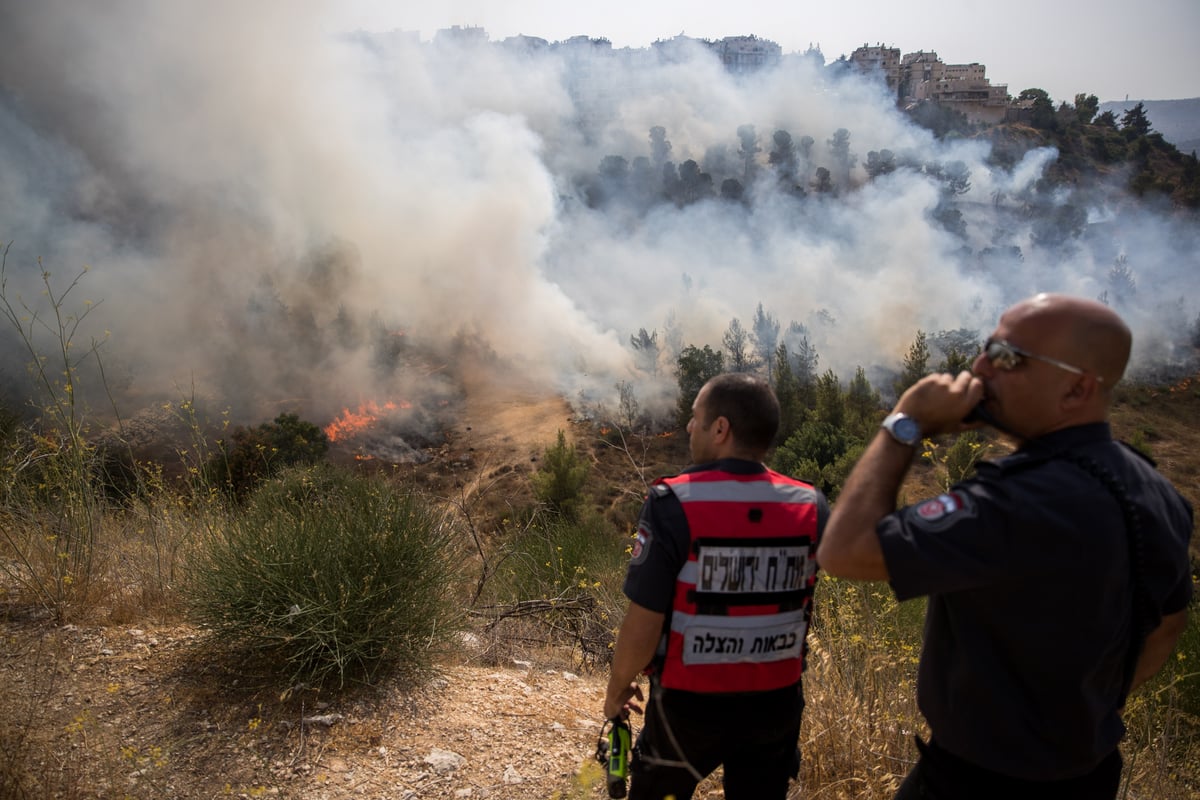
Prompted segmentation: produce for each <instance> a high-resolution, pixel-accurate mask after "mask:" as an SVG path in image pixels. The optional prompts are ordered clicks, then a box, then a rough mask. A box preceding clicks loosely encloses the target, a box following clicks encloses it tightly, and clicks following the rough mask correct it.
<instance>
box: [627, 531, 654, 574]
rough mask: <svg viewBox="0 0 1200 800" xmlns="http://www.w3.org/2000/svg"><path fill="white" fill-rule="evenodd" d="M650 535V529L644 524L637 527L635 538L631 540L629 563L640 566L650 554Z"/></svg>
mask: <svg viewBox="0 0 1200 800" xmlns="http://www.w3.org/2000/svg"><path fill="white" fill-rule="evenodd" d="M651 538H653V537H652V535H651V533H650V527H649V526H648V525H646V523H644V522H643V523H641V524H640V525H638V530H637V537H636V538H634V540H633V549H632V550H631V551H630V557H631V563H633V564H641V563H642V562H643V561H645V560H646V557H647V555H649V553H650V540H651Z"/></svg>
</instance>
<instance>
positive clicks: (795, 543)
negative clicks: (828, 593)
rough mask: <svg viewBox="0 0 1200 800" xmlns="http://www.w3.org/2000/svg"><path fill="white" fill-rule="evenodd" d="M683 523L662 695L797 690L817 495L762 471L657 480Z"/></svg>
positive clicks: (813, 569) (808, 605)
mask: <svg viewBox="0 0 1200 800" xmlns="http://www.w3.org/2000/svg"><path fill="white" fill-rule="evenodd" d="M660 483H664V484H666V485H667V486H669V487H670V488H671V490H672V491H673V492H674V493H675V496H676V497H677V498H678V499H679V501H680V503H681V504H682V506H683V511H684V515H685V516H686V518H687V521H688V530H689V534H690V538H691V541H690V546H689V548H688V560H687V562H686V563H685V564H684V565H683V567H682V568H681V569H680V571H679V574H678V576H677V577H676V582H675V596H674V599H673V602H672V611H671V625H670V630H669V631H668V636H667V652H666V656H665V659H664V661H663V664H662V685H663V686H665V687H667V688H675V689H686V690H688V691H696V692H746V691H767V690H770V689H778V688H782V687H784V686H788V685H791V684H793V683H796V682H797V681H799V680H800V674H801V672H802V670H803V666H804V652H805V648H804V635H805V632H806V630H807V625H808V620H809V616H810V614H811V609H812V592H813V585H814V583H815V581H816V561H815V551H816V540H817V506H816V500H817V494H816V491H815V490H814V489H813V488H812V486H810V485H808V484H805V483H801V482H800V481H796V480H793V479H791V478H788V477H787V476H785V475H780V474H779V473H777V472H773V471H770V470H767V471H764V472H761V473H755V474H751V475H743V474H736V473H729V472H719V471H715V470H713V471H705V472H694V473H686V474H683V475H679V476H677V477H674V478H665V479H662V480H661V481H660Z"/></svg>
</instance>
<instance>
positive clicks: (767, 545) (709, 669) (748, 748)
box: [604, 373, 829, 800]
mask: <svg viewBox="0 0 1200 800" xmlns="http://www.w3.org/2000/svg"><path fill="white" fill-rule="evenodd" d="M778 428H779V403H778V401H777V400H776V398H775V395H774V393H773V392H772V391H771V388H770V387H769V386H768V385H767V384H766V383H765V382H764V381H762V380H761V379H759V378H756V377H754V376H751V375H747V374H744V373H731V374H725V375H719V376H717V377H715V378H713V379H712V380H710V381H709V382H708V383H706V384H705V385H704V387H703V388H702V389H701V390H700V392H699V394H697V395H696V400H695V402H694V403H693V404H692V419H691V421H690V422H689V423H688V427H687V430H688V435H689V444H690V448H691V456H692V464H693V466H691V467H689V468H688V469H686V470H684V471H683V473H681V474H680V475H678V476H676V477H673V478H664V479H661V480H659V481H657V482H656V483H655V485H654V486H653V488H652V489H651V491H650V494H649V497H648V498H647V499H646V503H645V505H644V506H643V508H642V513H641V517H640V519H639V521H638V533H637V542H636V543H635V545H634V548H633V557H632V559H631V561H630V565H629V572H628V575H627V577H626V579H625V594H626V595H627V596H628V597H629V601H630V602H629V610H628V611H627V613H626V615H625V619H624V620H623V622H622V624H621V629H620V631H619V633H618V634H617V643H616V649H615V650H614V652H613V663H612V673H611V675H610V677H609V682H608V691H607V695H606V697H605V701H604V714H605V717H606V718H609V719H611V718H613V717H617V716H627V715H628V713H629V711H630V710H633V711H637V712H642V711H643V708H642V706H641V705H639V704H638V701H640V700H643V699H644V695H643V693H642V690H641V688H640V687H639V686H638V684H637V682H636V678H637V676H638V674H639V673H641V672H646V673H647V674H649V675H650V695H649V698H650V699H649V702H648V703H647V708H646V709H645V715H646V719H645V727H644V728H643V730H642V732H641V734H640V736H639V737H638V742H637V746H636V747H635V748H634V754H633V761H632V766H631V774H632V781H631V785H630V794H629V796H630V798H632V800H651V799H653V800H659V798H665V797H668V796H674V797H675V798H677V800H686V798H689V797H691V796H692V793H693V791H694V790H695V788H696V785H697V784H698V783H699V782H700V781H701V780H703V779H704V777H705V776H707V775H708V774H709V773H711V772H712V771H713V770H715V769H716V768H717V767H718V766H721V765H723V766H724V787H725V797H726V800H772V799H774V800H783V798H784V797H785V796H786V794H787V789H788V780H789V778H794V777H795V776H796V775H797V773H798V770H799V751H798V750H797V742H798V739H799V733H800V717H801V713H802V712H803V710H804V696H803V693H802V691H801V684H800V675H801V673H802V671H803V669H804V656H805V650H806V648H805V634H806V632H807V628H808V622H809V619H810V618H811V616H812V597H813V586H814V584H815V582H816V561H815V555H816V546H817V541H818V537H819V535H820V531H821V529H822V528H823V527H824V524H825V520H826V518H827V517H828V516H829V510H828V505H827V504H826V501H825V498H824V496H823V495H822V494H821V492H820V491H819V490H818V489H816V488H815V487H813V486H812V485H811V484H808V483H804V482H802V481H798V480H793V479H792V478H789V477H787V476H785V475H781V474H779V473H777V472H774V471H772V470H770V469H768V468H767V467H766V466H765V465H764V464H763V460H764V458H765V457H766V454H767V451H768V450H769V449H770V447H771V445H772V443H773V442H774V439H775V434H776V432H777V430H778Z"/></svg>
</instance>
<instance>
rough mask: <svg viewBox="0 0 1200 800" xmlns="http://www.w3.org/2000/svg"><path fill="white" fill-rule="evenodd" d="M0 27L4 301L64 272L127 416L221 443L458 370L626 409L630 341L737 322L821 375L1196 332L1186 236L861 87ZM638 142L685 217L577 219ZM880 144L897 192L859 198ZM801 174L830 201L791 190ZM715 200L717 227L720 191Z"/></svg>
mask: <svg viewBox="0 0 1200 800" xmlns="http://www.w3.org/2000/svg"><path fill="white" fill-rule="evenodd" d="M3 5H4V8H3V13H4V19H5V20H6V32H7V33H8V36H7V37H6V40H7V41H6V45H5V47H3V48H0V175H3V182H2V184H0V237H2V238H3V239H4V240H5V241H6V242H12V247H11V250H10V252H9V254H8V257H7V267H6V274H7V277H8V281H9V283H8V286H7V289H6V291H8V292H9V294H10V295H13V294H14V293H16V292H20V294H21V296H22V297H27V298H36V297H37V294H38V283H37V272H38V259H39V258H40V259H41V264H42V266H43V267H44V268H45V269H47V270H49V271H50V272H51V273H52V274H54V275H61V276H64V277H66V276H69V275H73V274H74V273H75V272H77V271H78V270H79V269H80V268H81V267H83V266H84V265H88V266H89V267H90V272H89V274H88V275H87V276H86V277H85V278H84V279H83V281H82V282H81V286H80V289H79V291H80V292H81V293H82V294H81V295H80V298H82V297H84V296H86V297H87V298H88V299H92V300H97V301H102V302H101V304H100V305H99V306H97V307H96V309H95V311H94V312H93V313H92V315H91V316H90V317H89V319H88V322H89V323H90V324H91V325H94V326H95V329H96V331H100V330H108V331H111V336H110V339H109V342H108V344H107V345H106V347H107V350H106V353H107V354H108V357H109V358H110V359H112V360H113V362H114V363H115V364H116V365H117V366H118V367H119V369H118V370H117V373H118V374H119V375H120V376H123V380H124V383H123V384H122V387H121V388H122V390H123V392H124V394H125V395H126V396H127V397H129V398H135V397H136V398H139V399H140V400H141V401H145V400H146V399H148V398H159V397H163V396H166V397H169V396H170V395H171V394H172V392H177V391H178V387H180V386H198V387H199V388H200V389H201V390H203V391H205V392H211V393H213V394H215V395H217V396H220V397H221V398H222V399H224V400H225V401H227V402H230V403H232V404H234V405H235V415H238V416H242V417H247V418H254V417H255V416H256V415H257V417H258V418H262V416H265V415H267V414H271V413H274V410H275V409H278V408H281V407H282V406H284V405H287V404H291V405H292V406H299V410H301V411H303V412H304V413H307V414H309V415H312V416H314V417H316V418H319V417H321V416H322V415H325V416H328V415H331V414H334V413H336V411H337V410H338V409H339V408H340V407H341V406H342V405H345V404H353V403H356V402H358V401H359V400H362V399H369V398H371V397H374V396H378V395H379V394H381V393H389V392H393V391H397V390H414V391H420V389H421V386H420V385H417V383H416V382H418V381H419V382H422V383H423V382H426V381H428V380H430V378H429V376H430V375H434V376H436V375H437V374H438V368H437V364H436V363H435V362H436V361H437V359H439V358H444V359H450V358H453V352H454V350H453V346H454V343H458V344H459V345H461V344H462V343H463V342H474V343H476V344H478V345H480V346H483V347H485V348H488V349H489V350H490V352H493V353H495V355H496V357H497V359H499V360H501V361H503V362H506V363H507V364H509V366H510V368H511V369H513V370H517V371H520V372H522V373H525V374H527V375H529V376H531V377H533V378H536V379H537V380H540V381H542V382H544V383H545V385H546V386H547V387H548V388H553V389H555V390H558V391H562V392H564V393H566V394H567V395H568V396H569V397H572V398H575V397H578V396H580V393H582V396H584V397H588V398H596V399H605V398H608V397H611V396H613V395H614V388H613V387H614V384H616V383H617V382H618V381H630V382H632V383H633V384H634V385H635V386H636V387H639V389H638V391H639V392H641V393H642V394H643V396H644V397H647V398H649V397H652V396H656V395H658V394H661V390H662V388H663V385H664V384H668V385H669V383H670V378H669V375H668V377H667V378H665V379H664V378H663V377H662V375H663V374H665V373H668V372H669V363H666V360H665V359H664V363H663V364H662V365H660V377H659V379H658V383H657V386H656V385H655V381H654V379H653V378H652V377H651V375H649V374H648V373H647V371H646V370H645V369H644V367H645V365H644V364H641V365H639V362H638V361H637V359H636V358H635V355H636V354H635V353H634V352H633V350H632V348H631V347H630V346H629V339H630V336H631V335H632V334H635V333H637V332H638V331H639V329H642V328H645V329H646V330H647V331H652V332H655V333H656V334H657V335H658V336H659V339H660V341H662V342H666V340H667V338H668V331H667V328H666V324H667V320H668V319H671V320H673V322H674V325H675V326H676V328H675V330H674V331H673V334H672V335H678V336H680V337H681V340H682V342H683V343H685V344H688V343H690V344H696V345H698V346H702V345H704V344H710V345H712V346H713V347H714V348H715V349H719V348H720V345H721V337H722V334H723V332H724V331H725V330H726V328H727V327H728V325H729V323H730V321H731V320H732V319H733V318H738V319H739V320H740V321H741V322H742V324H743V326H745V327H747V328H750V324H751V319H752V317H753V315H754V313H755V310H756V308H757V306H758V304H760V303H761V304H762V305H763V307H764V309H765V311H766V312H767V313H769V314H771V315H773V316H774V317H775V318H777V319H778V320H779V321H780V322H781V324H782V326H783V327H784V328H785V329H786V328H787V326H788V324H789V323H790V322H792V321H795V322H798V323H800V324H803V325H804V326H806V329H807V331H808V334H809V336H810V340H811V341H812V343H813V344H815V345H816V347H817V349H818V352H819V354H820V358H821V362H820V367H821V369H825V368H828V367H832V368H834V369H835V370H836V371H838V372H839V373H841V374H843V375H848V374H850V373H852V372H853V370H854V369H855V367H856V366H858V365H863V366H865V367H868V369H869V370H875V369H878V368H879V367H881V366H882V367H884V368H887V367H894V366H896V365H898V364H899V362H900V359H901V358H902V357H903V354H904V352H905V351H906V349H907V347H908V345H909V344H910V343H911V341H912V340H913V338H914V336H915V334H916V332H917V330H918V329H923V330H925V331H927V332H934V331H941V330H951V329H956V328H971V329H978V330H980V331H981V332H985V333H986V331H988V330H990V328H991V327H992V325H993V324H994V322H995V319H996V316H997V314H998V312H999V310H1000V309H1002V308H1003V307H1004V306H1005V305H1007V304H1008V303H1010V302H1012V301H1013V300H1015V299H1017V298H1020V297H1022V296H1026V295H1028V294H1031V293H1033V292H1035V291H1041V290H1060V291H1067V292H1073V293H1077V294H1082V295H1087V296H1092V297H1096V296H1099V295H1101V294H1102V293H1104V292H1109V295H1108V296H1109V298H1110V300H1112V301H1113V302H1114V303H1119V304H1120V305H1119V308H1120V310H1121V311H1122V312H1123V313H1125V314H1126V315H1127V317H1128V318H1129V320H1130V322H1131V323H1132V324H1133V325H1134V327H1135V330H1136V333H1137V336H1138V342H1139V345H1140V346H1141V347H1142V348H1143V352H1147V353H1152V354H1153V355H1154V356H1155V357H1156V358H1158V359H1162V360H1171V359H1178V358H1179V353H1178V352H1177V350H1176V349H1174V343H1175V342H1178V341H1179V340H1180V339H1181V338H1183V337H1185V336H1186V328H1187V326H1188V325H1189V324H1190V322H1191V320H1193V319H1195V318H1196V314H1197V311H1198V308H1197V303H1198V302H1200V301H1198V300H1197V296H1198V295H1197V288H1198V287H1200V270H1198V269H1197V268H1198V266H1200V263H1198V260H1197V259H1198V258H1200V257H1198V256H1197V253H1198V252H1200V246H1197V245H1198V244H1200V242H1197V238H1198V237H1197V231H1196V226H1195V223H1194V221H1193V222H1190V223H1189V222H1187V221H1185V220H1184V221H1181V220H1179V219H1175V218H1172V217H1171V216H1169V215H1167V214H1152V213H1149V212H1145V211H1140V210H1137V209H1136V208H1135V207H1133V206H1132V205H1129V206H1118V205H1114V203H1113V202H1112V200H1111V198H1110V197H1108V196H1104V197H1101V196H1099V195H1096V196H1093V197H1091V198H1089V199H1088V201H1087V202H1086V204H1084V203H1083V201H1082V200H1081V199H1080V197H1078V196H1074V195H1070V194H1069V193H1065V192H1064V193H1063V194H1061V195H1057V196H1056V195H1047V194H1046V193H1044V192H1041V193H1039V192H1037V191H1035V186H1036V184H1037V181H1038V180H1039V179H1040V178H1041V177H1042V176H1043V174H1044V169H1045V167H1046V165H1047V164H1048V163H1049V162H1050V161H1051V160H1052V159H1053V158H1054V155H1055V154H1054V153H1053V151H1050V150H1037V151H1033V152H1031V153H1029V154H1027V155H1026V156H1025V157H1024V158H1023V159H1022V160H1020V161H1019V162H1017V163H1016V164H1015V165H1014V166H1012V167H1011V168H1009V169H1000V168H996V167H992V166H989V165H988V161H987V159H988V156H989V150H988V148H987V147H986V146H985V145H983V144H980V143H978V142H974V141H967V140H959V141H953V142H948V143H939V142H937V141H935V140H934V138H933V137H932V136H931V134H929V133H928V132H927V131H925V130H923V129H920V128H918V127H916V126H914V125H912V124H911V123H910V122H909V121H908V120H907V119H906V118H905V117H904V116H903V115H902V114H901V113H899V112H898V111H897V110H896V109H895V108H894V103H892V102H891V101H890V100H889V99H888V98H887V97H886V96H885V92H884V91H883V89H882V87H881V86H878V85H876V84H875V83H873V82H871V81H869V80H865V79H862V78H859V77H856V76H848V77H846V78H844V79H839V80H835V79H834V78H833V77H831V74H830V71H829V70H828V69H824V68H822V67H821V65H820V64H817V63H814V62H813V61H812V60H810V59H806V58H802V57H799V56H795V57H791V58H788V59H785V63H784V64H783V65H782V66H781V67H780V68H779V69H777V70H774V71H771V72H766V73H761V74H757V75H754V76H748V77H744V78H741V79H735V78H734V77H732V76H731V75H730V74H729V73H727V72H726V71H725V70H724V69H723V68H722V67H721V66H720V64H719V63H717V61H716V60H715V59H714V58H713V57H712V56H711V55H710V54H709V53H707V52H705V51H703V50H701V49H700V48H693V47H689V46H688V45H687V44H686V43H681V44H679V46H678V47H676V48H674V49H673V51H672V53H673V55H672V57H671V58H670V59H659V58H657V57H655V56H653V55H652V54H651V53H650V51H646V52H645V53H642V54H626V56H627V57H626V56H620V55H619V54H612V53H606V52H600V53H593V54H591V55H588V54H586V53H580V52H579V51H578V49H577V50H571V49H569V48H561V47H559V48H542V49H534V50H528V49H521V48H517V47H514V46H507V45H512V44H513V43H512V42H508V43H506V44H505V45H501V44H499V43H487V42H483V43H476V44H469V43H465V42H456V41H451V40H448V37H441V38H439V39H438V40H435V42H433V43H428V42H426V43H422V42H420V41H418V40H417V39H416V38H415V37H414V36H406V35H404V34H400V33H391V34H379V33H364V32H358V33H354V34H351V32H347V35H340V36H330V35H328V33H327V32H326V31H325V30H324V29H323V27H322V20H323V19H324V17H323V16H322V14H321V13H319V12H320V11H322V10H323V9H325V10H327V7H326V6H323V5H320V4H306V5H302V6H296V5H294V4H292V3H282V2H280V3H274V2H262V3H253V4H240V3H225V2H215V3H212V2H209V3H142V2H133V1H132V0H129V1H128V2H120V1H117V0H113V1H112V2H104V3H87V4H78V3H68V2H59V1H58V0H46V1H43V2H38V3H36V4H35V3H23V2H6V3H4V4H3ZM301 12H309V13H307V14H306V13H301ZM582 49H587V48H582ZM745 125H752V126H754V132H755V135H756V141H757V146H758V147H760V148H761V152H759V153H758V154H757V156H756V157H755V162H756V163H755V165H754V169H755V170H756V172H757V176H758V177H757V178H754V179H750V178H748V177H747V174H746V165H745V162H744V160H743V158H742V156H741V155H740V154H739V149H740V148H741V147H742V145H743V141H742V139H741V138H740V136H739V128H740V127H741V126H745ZM656 126H661V128H662V129H663V131H664V132H665V137H666V139H667V140H668V141H669V142H670V147H671V149H670V152H669V154H668V155H667V159H668V160H669V161H671V162H672V163H673V164H674V165H675V166H676V168H679V167H680V166H681V165H683V164H684V162H686V161H688V160H689V159H692V160H694V161H696V162H697V164H698V166H699V168H700V169H701V170H703V171H705V172H706V173H708V174H710V175H711V176H712V180H713V182H714V185H713V187H712V191H713V194H714V197H713V198H712V199H709V200H704V201H701V202H696V203H691V204H685V205H683V206H682V207H680V206H679V205H677V204H676V203H672V202H656V203H652V204H647V203H639V202H637V201H636V200H633V199H629V198H628V197H625V196H623V195H621V194H620V190H621V189H622V187H623V188H624V189H626V190H627V189H628V186H629V181H628V179H627V180H626V182H625V183H624V184H622V187H608V190H609V193H608V195H604V192H603V191H601V190H602V189H604V187H603V186H602V185H601V184H602V181H601V179H600V177H599V171H600V166H601V163H602V162H603V161H604V160H605V158H606V157H608V156H620V157H621V158H623V159H625V160H626V162H627V163H628V164H634V162H635V160H636V159H638V158H646V159H653V157H654V155H653V153H652V148H651V142H650V130H651V129H652V128H655V127H656ZM839 129H845V130H846V131H848V132H849V134H850V142H849V143H850V151H851V153H852V154H853V155H854V157H855V158H854V163H853V166H852V167H851V168H850V170H849V172H848V173H839V168H838V164H837V163H836V160H835V159H834V158H833V155H832V152H831V148H830V146H829V141H830V140H831V139H833V138H834V137H835V132H836V131H838V130H839ZM777 130H786V131H788V132H790V134H791V135H792V137H793V139H794V140H795V141H797V142H799V141H800V140H801V137H804V136H809V137H811V138H812V140H813V143H812V146H811V156H810V158H809V159H808V160H804V159H801V162H802V163H801V178H800V179H799V181H798V182H799V183H801V184H802V186H803V187H804V188H805V189H806V190H807V192H808V196H807V198H804V199H797V198H796V197H795V196H794V195H789V194H788V193H786V192H784V191H781V190H780V188H779V184H778V181H777V180H776V179H775V178H774V172H773V168H772V166H771V165H770V164H769V163H768V154H769V153H770V151H771V150H772V148H773V140H772V137H773V134H774V133H775V131H777ZM884 149H887V150H890V151H892V152H893V153H894V154H895V156H896V162H897V164H899V165H900V167H899V168H898V169H896V170H895V171H893V172H891V173H890V174H886V175H881V176H879V177H877V178H875V179H874V180H869V179H868V176H867V172H866V170H865V165H866V162H867V160H868V153H870V152H871V151H882V150H884ZM954 162H961V163H962V165H963V167H965V169H966V170H967V171H968V172H969V188H967V189H965V191H961V192H960V193H959V194H957V195H955V196H953V197H952V198H951V201H950V202H948V201H947V199H946V198H947V195H946V193H945V186H946V183H945V182H944V181H939V180H937V179H936V178H934V177H932V176H931V175H930V174H929V170H928V165H931V164H941V165H951V164H953V163H954ZM905 165H907V166H905ZM818 167H823V168H825V169H829V170H830V171H831V173H832V174H833V181H834V183H835V185H836V188H837V191H836V194H834V195H828V196H824V197H818V195H817V193H815V192H814V190H813V188H812V180H813V176H814V172H815V170H816V168H818ZM652 169H653V170H654V172H653V174H654V175H655V177H656V178H657V177H659V176H661V165H660V164H658V163H653V164H652ZM631 174H632V173H631ZM728 177H734V178H737V179H738V180H739V182H740V183H741V184H742V187H743V190H744V195H743V198H742V201H741V202H734V201H727V200H722V199H720V198H719V197H717V196H716V195H718V194H719V192H720V189H721V183H722V181H723V180H725V179H726V178H728ZM959 188H960V189H962V188H963V187H962V186H960V187H959ZM597 192H599V194H597ZM1080 205H1086V208H1084V210H1083V211H1082V212H1081V213H1084V214H1085V215H1086V216H1087V219H1088V223H1087V224H1084V225H1082V226H1079V225H1077V226H1076V232H1077V233H1079V232H1081V233H1082V235H1079V236H1072V237H1069V238H1068V240H1067V241H1066V242H1065V243H1063V242H1059V241H1058V237H1057V236H1056V233H1055V229H1054V228H1052V227H1047V224H1048V223H1047V222H1046V221H1047V220H1050V221H1053V220H1055V219H1058V218H1059V217H1063V218H1064V219H1067V220H1069V219H1070V214H1069V213H1068V212H1069V211H1070V209H1071V208H1072V207H1074V206H1080ZM1031 209H1032V210H1031ZM1064 209H1065V210H1064ZM947 210H950V211H952V212H956V213H957V215H958V216H957V219H958V223H957V231H958V232H957V233H955V232H954V229H955V227H956V226H955V224H947V217H946V215H945V212H946V211H947ZM939 219H940V221H939ZM953 221H954V215H953V214H952V215H951V218H950V222H951V223H953ZM1039 226H1040V227H1039ZM1060 245H1061V246H1060ZM1018 248H1019V250H1018ZM1018 253H1019V255H1017V254H1018ZM1118 263H1120V264H1123V265H1125V266H1127V268H1128V270H1129V272H1130V274H1131V275H1132V276H1133V278H1134V279H1135V280H1136V289H1137V291H1136V294H1134V293H1133V292H1131V291H1130V286H1129V285H1128V284H1127V283H1124V284H1122V283H1120V282H1118V283H1117V284H1114V283H1113V279H1112V276H1111V272H1112V270H1113V267H1114V265H1115V264H1118ZM1115 286H1116V287H1118V288H1120V296H1117V293H1116V289H1115V288H1114V287H1115ZM401 334H403V335H402V336H401ZM418 349H419V351H420V352H421V353H423V354H424V355H423V356H422V358H423V359H426V360H427V361H428V363H426V364H424V368H421V367H414V362H413V360H412V359H411V358H409V356H411V353H412V352H413V351H414V350H418ZM398 353H399V354H401V356H402V357H400V359H399V360H400V361H403V362H404V364H405V368H404V369H397V368H396V361H395V359H394V358H393V359H392V360H389V359H390V358H391V357H394V356H397V354H398ZM406 354H407V355H406ZM405 359H408V360H405ZM11 363H12V358H11V357H7V358H6V359H5V360H4V361H3V362H0V366H3V365H5V364H9V365H10V364H11ZM130 402H137V401H133V400H131V401H130Z"/></svg>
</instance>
